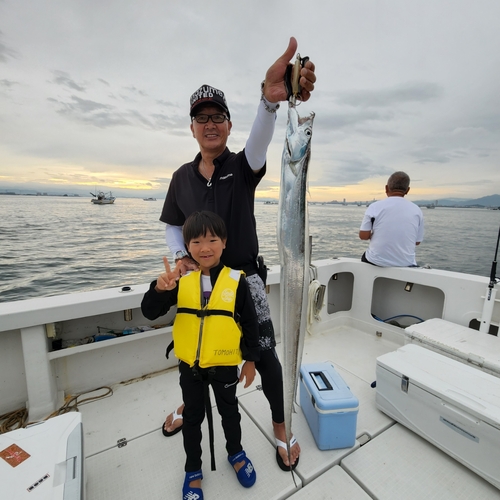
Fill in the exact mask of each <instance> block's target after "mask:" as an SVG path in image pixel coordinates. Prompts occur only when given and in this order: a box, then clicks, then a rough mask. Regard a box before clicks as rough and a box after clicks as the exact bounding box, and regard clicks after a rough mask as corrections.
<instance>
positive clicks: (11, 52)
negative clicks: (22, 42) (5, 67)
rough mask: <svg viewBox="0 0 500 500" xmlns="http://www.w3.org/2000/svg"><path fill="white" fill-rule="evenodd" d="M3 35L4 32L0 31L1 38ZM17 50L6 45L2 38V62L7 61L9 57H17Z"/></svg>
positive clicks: (0, 57)
mask: <svg viewBox="0 0 500 500" xmlns="http://www.w3.org/2000/svg"><path fill="white" fill-rule="evenodd" d="M2 36H3V33H2V32H1V31H0V38H1V37H2ZM15 57H16V52H15V51H14V50H12V49H11V48H9V47H8V46H7V45H5V44H4V43H3V42H2V41H1V40H0V62H4V63H5V62H7V61H8V59H9V58H15Z"/></svg>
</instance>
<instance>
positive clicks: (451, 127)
mask: <svg viewBox="0 0 500 500" xmlns="http://www.w3.org/2000/svg"><path fill="white" fill-rule="evenodd" d="M499 20H500V2H499V1H498V0H474V1H471V0H384V1H383V0H328V1H327V0H308V1H307V2H306V1H302V2H299V1H296V0H266V1H264V0H251V1H248V0H238V1H236V0H213V1H211V2H202V1H199V0H189V1H186V0H179V1H178V0H141V1H140V2H139V1H132V0H0V191H2V190H5V189H11V188H18V189H29V188H33V189H36V190H40V191H51V189H52V188H59V189H63V190H66V191H67V192H68V193H71V192H77V191H78V192H83V193H88V191H89V190H92V191H93V189H94V187H96V186H97V187H98V188H101V189H104V190H110V189H111V190H113V192H115V193H117V194H120V193H121V194H122V195H124V194H125V193H128V194H129V195H138V196H145V195H148V196H152V195H154V196H163V195H164V193H165V192H166V189H167V187H168V183H169V180H170V177H171V175H172V173H173V172H174V170H175V169H176V168H178V167H179V166H180V165H181V164H182V163H185V162H187V161H189V160H191V159H192V158H193V157H194V155H195V154H196V152H197V143H196V141H195V140H194V139H193V138H192V136H191V133H190V131H189V118H188V103H189V96H190V94H191V93H192V92H194V91H195V90H196V89H197V88H198V87H199V86H200V85H201V84H209V85H212V86H214V87H217V88H220V89H222V90H223V91H224V92H225V93H226V97H227V100H228V104H229V107H230V110H231V116H232V121H233V130H232V133H231V136H230V138H229V143H228V146H229V148H230V149H231V150H233V151H238V150H240V149H242V148H243V147H244V145H245V141H246V138H247V135H248V132H249V130H250V127H251V123H252V121H253V118H254V116H255V111H256V108H257V104H258V102H259V98H260V82H261V81H262V79H263V77H264V75H265V72H266V70H267V68H268V67H269V66H270V65H271V64H272V63H273V62H274V60H276V59H277V57H279V56H280V55H281V54H282V53H283V52H284V50H285V49H286V47H287V44H288V40H289V37H290V36H292V35H293V36H295V37H296V38H297V40H298V42H299V52H300V53H301V55H302V56H305V55H307V56H309V57H310V58H311V60H313V61H314V62H315V64H316V73H317V77H318V81H317V85H316V90H315V91H314V93H313V95H312V97H311V99H310V101H308V102H307V103H304V104H303V105H302V106H301V107H300V108H299V111H300V113H301V114H306V113H309V112H310V111H314V112H315V113H316V119H315V123H314V132H313V145H312V159H311V164H310V174H309V191H310V199H311V200H312V201H327V200H332V199H339V200H340V199H343V198H346V199H347V200H348V201H355V200H371V199H373V198H381V197H382V196H383V187H384V185H385V182H386V180H387V177H388V176H389V174H390V173H392V172H393V171H395V170H405V171H406V172H407V173H408V174H409V175H410V177H411V179H412V190H411V193H410V195H411V196H410V199H439V198H444V197H458V198H476V197H481V196H485V195H490V194H496V193H500V91H499V89H500V29H499V26H500V25H499ZM285 109H286V108H284V106H283V107H282V109H281V110H280V112H279V116H278V122H277V128H276V132H275V135H274V139H273V142H272V144H271V147H270V149H269V151H268V173H267V175H266V177H265V179H264V180H263V182H262V183H261V185H260V190H259V192H258V196H260V197H276V196H277V192H278V189H279V170H280V162H281V151H282V148H283V140H284V126H285V124H286V113H285ZM126 190H128V191H126Z"/></svg>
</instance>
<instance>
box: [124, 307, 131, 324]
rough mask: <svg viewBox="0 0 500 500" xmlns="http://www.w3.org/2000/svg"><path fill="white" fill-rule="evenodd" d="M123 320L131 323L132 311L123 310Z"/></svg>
mask: <svg viewBox="0 0 500 500" xmlns="http://www.w3.org/2000/svg"><path fill="white" fill-rule="evenodd" d="M123 319H124V320H125V321H132V309H125V310H124V311H123Z"/></svg>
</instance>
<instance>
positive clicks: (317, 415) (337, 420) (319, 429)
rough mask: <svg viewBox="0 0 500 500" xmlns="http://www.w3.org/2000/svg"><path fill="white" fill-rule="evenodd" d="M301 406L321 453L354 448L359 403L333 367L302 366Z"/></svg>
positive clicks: (322, 364) (322, 365) (325, 365)
mask: <svg viewBox="0 0 500 500" xmlns="http://www.w3.org/2000/svg"><path fill="white" fill-rule="evenodd" d="M300 406H301V407H302V411H303V413H304V415H305V417H306V420H307V423H308V424H309V427H310V428H311V432H312V433H313V436H314V439H315V440H316V444H317V445H318V448H319V449H320V450H334V449H337V448H350V447H352V446H354V444H355V441H356V420H357V418H358V409H359V401H358V398H357V397H356V396H354V395H353V393H352V392H351V390H350V389H349V387H347V385H346V383H345V382H344V380H343V379H342V377H341V376H340V375H339V374H338V373H337V372H336V371H335V368H334V367H333V365H331V364H330V363H316V364H310V365H302V367H301V368H300Z"/></svg>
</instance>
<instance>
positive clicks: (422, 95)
mask: <svg viewBox="0 0 500 500" xmlns="http://www.w3.org/2000/svg"><path fill="white" fill-rule="evenodd" d="M443 95H444V89H443V87H441V86H440V85H438V84H436V83H431V82H408V83H403V84H400V85H396V86H394V87H391V88H387V89H374V90H354V91H348V92H341V93H340V95H339V97H338V98H337V99H336V102H337V103H339V104H345V105H348V106H353V107H360V108H371V107H379V108H387V107H390V106H394V105H397V104H402V103H407V102H426V101H430V100H434V99H439V98H441V97H443Z"/></svg>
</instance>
